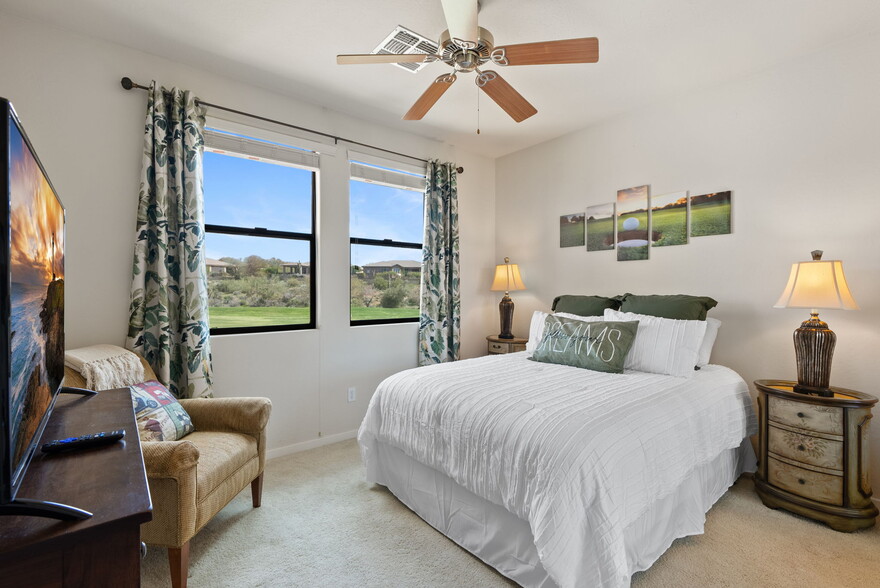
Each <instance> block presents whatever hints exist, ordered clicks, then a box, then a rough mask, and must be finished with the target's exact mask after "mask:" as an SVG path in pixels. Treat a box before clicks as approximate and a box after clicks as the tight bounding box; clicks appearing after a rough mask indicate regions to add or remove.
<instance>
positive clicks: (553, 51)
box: [492, 37, 599, 65]
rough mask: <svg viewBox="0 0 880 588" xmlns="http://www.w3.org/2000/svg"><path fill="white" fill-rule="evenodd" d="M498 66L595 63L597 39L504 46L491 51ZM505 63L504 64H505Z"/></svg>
mask: <svg viewBox="0 0 880 588" xmlns="http://www.w3.org/2000/svg"><path fill="white" fill-rule="evenodd" d="M492 61H494V62H495V63H497V64H498V65H549V64H554V63H596V62H597V61H599V39H597V38H596V37H586V38H583V39H565V40H561V41H544V42H542V43H522V44H520V45H505V46H503V47H496V48H495V49H494V50H493V51H492ZM505 61H506V63H505Z"/></svg>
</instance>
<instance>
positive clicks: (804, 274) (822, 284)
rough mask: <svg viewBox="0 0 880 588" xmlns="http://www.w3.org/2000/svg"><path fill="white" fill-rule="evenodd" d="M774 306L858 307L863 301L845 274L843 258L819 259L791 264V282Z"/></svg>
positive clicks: (789, 281)
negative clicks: (857, 299)
mask: <svg viewBox="0 0 880 588" xmlns="http://www.w3.org/2000/svg"><path fill="white" fill-rule="evenodd" d="M820 255H821V253H820ZM773 307H774V308H830V309H843V310H858V308H859V305H858V304H856V301H855V299H853V296H852V293H850V291H849V286H848V285H847V283H846V277H845V276H844V275H843V262H841V261H839V260H830V261H821V260H815V261H802V262H799V263H793V264H792V265H791V274H790V275H789V277H788V284H786V286H785V291H784V292H783V293H782V296H780V297H779V300H778V301H777V302H776V304H774V305H773Z"/></svg>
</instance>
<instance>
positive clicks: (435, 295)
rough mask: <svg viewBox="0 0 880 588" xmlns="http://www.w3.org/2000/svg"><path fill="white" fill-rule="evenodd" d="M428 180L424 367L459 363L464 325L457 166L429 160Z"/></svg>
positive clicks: (423, 293)
mask: <svg viewBox="0 0 880 588" xmlns="http://www.w3.org/2000/svg"><path fill="white" fill-rule="evenodd" d="M427 180H428V187H427V190H426V191H425V240H424V245H423V249H422V256H423V261H422V285H421V316H420V317H419V365H429V364H432V363H442V362H446V361H455V360H457V359H458V356H459V338H460V327H461V324H460V323H461V318H460V315H461V300H460V299H461V296H460V292H459V283H458V189H457V187H456V184H457V180H456V172H455V164H452V163H440V162H439V161H430V162H428V173H427Z"/></svg>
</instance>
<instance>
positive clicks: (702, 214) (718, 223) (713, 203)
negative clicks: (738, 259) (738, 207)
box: [690, 190, 731, 237]
mask: <svg viewBox="0 0 880 588" xmlns="http://www.w3.org/2000/svg"><path fill="white" fill-rule="evenodd" d="M730 197H731V192H730V190H728V191H726V192H713V193H711V194H700V195H699V196H691V199H690V204H691V207H690V208H691V237H705V236H708V235H727V234H730V232H731V231H730V227H731V224H730V218H731V217H730V213H731V198H730Z"/></svg>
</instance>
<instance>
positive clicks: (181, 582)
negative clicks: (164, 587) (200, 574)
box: [168, 541, 189, 588]
mask: <svg viewBox="0 0 880 588" xmlns="http://www.w3.org/2000/svg"><path fill="white" fill-rule="evenodd" d="M168 563H169V565H170V566H171V587H172V588H186V576H187V574H188V573H189V541H187V542H186V543H184V544H183V545H181V546H180V548H179V549H178V548H175V547H169V548H168Z"/></svg>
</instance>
